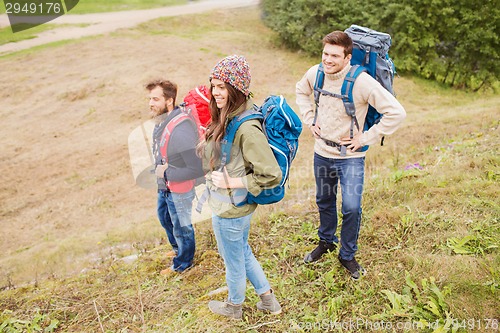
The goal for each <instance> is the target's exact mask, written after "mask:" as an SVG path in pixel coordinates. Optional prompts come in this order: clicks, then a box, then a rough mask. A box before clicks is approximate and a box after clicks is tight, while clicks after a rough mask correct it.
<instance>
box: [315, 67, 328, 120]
mask: <svg viewBox="0 0 500 333" xmlns="http://www.w3.org/2000/svg"><path fill="white" fill-rule="evenodd" d="M324 83H325V71H324V70H323V63H321V62H320V63H319V66H318V71H317V72H316V80H315V81H314V104H315V109H314V119H313V122H312V126H314V125H316V121H317V120H318V108H319V97H320V96H321V92H320V90H321V89H323V84H324Z"/></svg>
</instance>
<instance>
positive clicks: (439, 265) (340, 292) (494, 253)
mask: <svg viewBox="0 0 500 333" xmlns="http://www.w3.org/2000/svg"><path fill="white" fill-rule="evenodd" d="M223 13H224V12H222V11H217V12H216V13H213V14H210V15H197V16H196V17H195V18H194V19H193V20H190V21H189V22H190V24H186V20H185V19H184V18H172V19H171V20H168V22H165V21H164V22H162V21H161V20H155V21H153V22H151V23H148V24H144V25H142V26H141V27H139V28H137V29H135V30H132V31H131V32H130V39H131V41H133V40H136V39H137V35H138V33H144V32H149V33H151V34H155V35H175V36H184V37H183V38H184V39H182V37H179V38H181V40H185V41H186V43H188V42H191V37H190V36H198V37H197V38H198V39H197V40H196V43H197V46H198V47H199V48H200V57H204V56H205V53H206V51H204V50H206V49H209V50H211V48H210V47H211V45H212V44H213V40H214V38H215V37H217V36H221V35H223V36H224V38H225V40H224V41H225V42H226V43H229V44H231V45H232V47H234V49H237V50H239V51H241V50H245V52H249V53H250V52H252V50H253V51H255V50H258V52H260V53H259V54H261V55H265V56H268V57H272V55H275V56H274V57H273V58H272V59H271V60H269V59H268V60H267V61H269V63H272V62H273V61H278V60H277V59H279V61H283V62H286V65H287V74H283V78H282V80H287V79H288V76H287V75H290V74H289V73H296V74H293V76H294V77H295V79H298V78H299V77H300V75H302V74H303V71H304V69H305V68H307V67H306V64H312V63H311V60H310V59H304V58H303V57H302V56H301V55H300V54H296V53H293V52H290V51H286V50H282V49H280V48H279V47H278V46H276V45H275V44H274V43H273V42H272V41H274V40H275V37H274V35H273V34H272V33H271V32H269V31H268V30H267V29H265V28H263V27H262V24H261V23H260V22H259V20H258V18H259V13H258V12H257V11H256V10H248V9H244V10H239V11H230V12H229V13H228V14H227V15H224V14H223ZM200 31H205V32H206V34H205V35H200V33H199V32H200ZM255 31H258V34H257V35H258V36H256V34H255ZM126 35H127V33H122V36H126ZM141 36H142V35H141ZM218 43H219V44H218V45H221V40H220V39H218ZM210 52H217V51H216V50H214V51H210ZM255 52H257V51H255ZM259 65H260V66H262V64H259ZM265 65H268V64H265ZM256 66H258V65H256ZM266 81H269V82H262V85H261V88H259V89H260V90H257V91H256V94H257V95H258V94H259V93H260V94H262V93H263V92H264V91H267V90H266V89H267V88H269V89H271V88H272V87H275V86H276V85H280V84H283V82H281V81H276V80H275V79H272V80H270V79H268V78H266ZM270 81H272V82H270ZM266 85H267V86H266ZM397 88H398V93H399V95H398V98H399V99H400V100H401V102H402V104H403V105H404V106H405V107H406V109H407V111H408V118H407V120H406V121H405V124H404V125H403V128H402V129H400V130H399V131H398V132H397V133H396V134H395V135H394V136H392V137H388V138H386V144H385V146H384V147H372V148H370V150H369V153H368V157H367V172H366V176H365V192H364V197H363V206H364V210H363V213H364V215H363V221H362V229H361V234H360V239H359V247H360V249H359V253H358V259H359V260H360V262H361V263H363V264H364V266H365V267H366V268H367V269H368V275H367V276H366V277H364V278H363V279H361V280H360V281H358V282H354V281H351V280H350V279H349V278H348V276H347V274H346V272H345V271H344V270H343V269H342V268H341V267H340V265H339V264H338V261H337V259H336V255H335V254H334V253H332V254H328V255H326V256H325V257H324V259H322V260H321V261H319V262H318V263H315V264H313V265H304V264H303V263H302V259H303V256H304V254H305V253H306V252H307V251H310V250H311V249H312V248H313V247H314V246H315V242H316V241H317V229H316V228H317V224H318V222H317V221H318V216H317V213H316V209H315V207H314V198H313V197H310V196H307V195H305V194H304V193H308V192H310V190H311V189H312V187H313V185H312V184H313V179H312V175H311V174H310V172H309V173H308V172H304V175H302V174H299V172H298V170H304V169H303V168H306V167H310V159H311V154H312V140H311V139H310V138H309V136H307V133H306V134H305V135H303V136H302V137H301V147H300V153H301V154H302V155H301V156H302V157H301V159H298V160H296V161H294V167H295V168H296V169H295V173H294V171H292V178H291V185H292V187H291V189H290V190H289V192H288V194H287V198H288V200H285V201H284V202H282V203H280V204H277V205H273V206H267V207H261V208H260V210H259V212H258V213H257V214H256V216H255V219H254V221H253V224H252V232H251V236H250V243H251V245H252V247H253V250H254V253H255V255H256V256H257V257H258V259H259V261H260V263H261V264H262V266H263V268H264V271H265V272H266V274H267V277H268V279H269V281H270V283H271V285H272V286H273V288H274V290H275V293H276V295H277V297H278V299H279V300H280V302H281V303H282V306H283V314H281V315H279V316H271V315H264V314H262V313H259V312H258V311H257V310H256V308H255V303H256V302H257V300H258V297H257V296H256V295H255V293H254V291H253V289H252V288H251V287H250V286H249V288H247V294H246V296H247V299H246V301H245V303H244V319H243V320H242V321H230V320H226V319H224V318H220V317H217V316H215V315H213V314H211V313H210V312H209V310H208V307H207V303H208V301H209V300H210V299H219V300H222V299H223V298H224V297H225V296H226V295H225V294H224V293H222V294H218V295H216V296H209V295H208V293H209V292H210V291H213V290H215V289H217V288H219V287H222V286H224V285H225V280H224V268H223V264H222V261H221V259H220V257H219V256H218V255H217V253H216V251H217V250H216V244H215V240H214V237H213V235H212V233H211V230H210V223H208V222H207V223H200V224H198V225H197V230H196V237H197V249H198V250H197V254H196V265H195V266H194V267H193V269H191V270H190V271H188V272H187V273H185V274H183V275H182V276H177V277H173V278H171V279H169V280H165V279H164V278H162V277H160V276H159V275H158V271H159V270H161V269H162V268H164V267H165V262H166V260H165V259H164V258H163V253H164V251H165V247H163V246H160V247H158V246H156V245H154V244H147V243H143V244H135V247H134V251H128V252H125V253H123V254H121V255H122V256H126V255H128V254H131V253H135V254H137V255H138V256H139V259H138V260H137V261H135V262H133V263H131V264H127V263H125V262H123V261H121V260H119V257H117V256H116V255H115V256H113V255H112V254H111V253H110V256H108V257H105V258H104V259H102V260H101V261H100V262H99V263H96V264H95V265H94V266H93V267H91V268H89V269H88V270H87V271H86V272H83V273H81V274H79V275H75V276H73V277H69V278H65V279H56V278H53V279H49V280H42V281H38V282H37V283H36V284H35V285H33V284H29V285H26V286H24V287H18V288H16V289H12V290H4V291H2V292H1V294H0V309H5V310H3V312H2V313H1V314H0V328H3V329H4V330H5V331H7V328H12V331H14V332H16V330H15V329H14V328H15V327H18V330H17V331H19V332H21V331H29V329H31V330H32V331H36V330H35V329H33V327H35V326H37V327H40V330H39V331H42V329H45V331H47V332H68V331H71V332H80V331H81V332H83V331H93V332H98V331H104V332H243V331H245V332H325V331H330V332H374V331H381V330H382V329H381V328H380V327H381V325H385V326H384V327H385V328H388V327H391V328H392V329H386V330H382V331H387V332H469V331H474V332H492V331H496V330H497V329H498V315H499V314H498V309H499V308H500V301H499V299H500V298H499V293H500V285H499V281H500V273H499V267H500V254H499V250H498V247H499V246H500V244H499V239H500V231H499V230H500V206H499V201H498V179H499V176H500V157H499V156H500V155H499V149H500V140H499V126H500V123H499V120H498V111H499V109H498V105H499V97H498V96H495V95H488V94H470V93H465V92H460V91H455V90H450V89H446V88H443V87H440V86H439V85H436V84H433V83H429V82H427V81H422V80H419V79H412V78H401V79H398V80H397ZM283 91H284V93H285V92H287V93H289V94H292V93H293V84H290V83H289V82H287V85H286V88H283ZM291 92H292V93H291ZM415 163H418V164H419V165H421V166H422V169H421V170H420V169H410V170H405V167H406V166H408V165H412V164H415ZM308 170H309V169H308ZM309 171H310V170H309ZM119 238H120V235H119V234H118V235H110V240H109V243H110V244H117V242H119ZM124 241H125V240H124ZM2 325H3V327H2ZM16 325H17V326H16ZM488 325H489V327H487V326H488ZM495 325H496V326H495ZM495 327H497V328H496V330H495ZM0 331H1V330H0Z"/></svg>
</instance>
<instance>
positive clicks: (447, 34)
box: [261, 0, 500, 90]
mask: <svg viewBox="0 0 500 333" xmlns="http://www.w3.org/2000/svg"><path fill="white" fill-rule="evenodd" d="M261 6H262V8H263V20H264V22H265V23H266V24H267V25H268V26H269V27H271V28H272V29H273V30H275V31H277V32H278V34H279V36H280V38H281V39H282V40H283V41H284V43H286V44H287V45H288V46H289V47H292V48H295V49H301V50H304V51H305V52H307V53H309V54H311V55H319V54H320V52H321V47H322V45H321V39H322V38H323V36H324V35H326V34H327V33H329V32H331V31H333V30H345V29H346V28H348V27H349V26H350V25H351V24H357V25H361V26H365V27H369V28H371V29H374V30H378V31H383V32H387V33H389V34H390V35H391V36H392V42H393V45H392V47H391V50H390V54H391V57H392V58H393V60H394V62H395V64H396V67H397V69H398V71H399V72H407V73H413V74H417V75H419V76H422V77H425V78H429V79H433V80H439V81H440V82H443V83H445V84H448V85H451V86H454V87H458V88H464V89H472V90H479V89H481V88H486V87H491V86H494V85H495V84H497V83H498V78H499V77H500V75H499V74H500V66H499V65H498V64H499V60H500V59H499V50H500V45H499V44H500V43H499V38H500V37H499V35H500V31H499V29H500V28H499V22H500V0H371V1H366V0H364V1H361V0H351V1H343V2H336V1H335V2H334V1H330V0H262V1H261Z"/></svg>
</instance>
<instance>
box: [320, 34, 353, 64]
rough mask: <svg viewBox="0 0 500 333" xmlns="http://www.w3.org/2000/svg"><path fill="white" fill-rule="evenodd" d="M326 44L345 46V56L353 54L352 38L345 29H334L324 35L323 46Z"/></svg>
mask: <svg viewBox="0 0 500 333" xmlns="http://www.w3.org/2000/svg"><path fill="white" fill-rule="evenodd" d="M325 44H332V45H338V46H342V47H343V48H344V56H346V57H347V56H348V55H349V54H352V39H351V37H349V35H348V34H346V33H345V32H343V31H339V30H336V31H332V32H330V33H329V34H328V35H326V36H325V37H323V46H325Z"/></svg>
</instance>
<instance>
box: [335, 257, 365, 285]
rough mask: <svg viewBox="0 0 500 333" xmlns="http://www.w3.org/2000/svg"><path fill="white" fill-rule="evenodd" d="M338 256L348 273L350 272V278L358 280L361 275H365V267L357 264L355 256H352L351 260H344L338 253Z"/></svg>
mask: <svg viewBox="0 0 500 333" xmlns="http://www.w3.org/2000/svg"><path fill="white" fill-rule="evenodd" d="M338 258H339V261H340V263H341V264H342V266H344V268H345V269H347V270H348V271H349V273H351V278H352V279H353V280H359V278H360V277H361V275H366V269H364V268H363V266H361V265H360V264H358V262H357V261H356V259H355V258H352V260H345V259H342V258H341V257H340V254H339V257H338Z"/></svg>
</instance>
